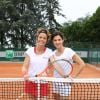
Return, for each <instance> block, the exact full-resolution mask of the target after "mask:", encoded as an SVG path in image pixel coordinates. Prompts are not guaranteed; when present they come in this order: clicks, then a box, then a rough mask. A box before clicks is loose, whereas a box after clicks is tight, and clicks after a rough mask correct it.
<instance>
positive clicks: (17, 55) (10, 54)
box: [0, 48, 100, 64]
mask: <svg viewBox="0 0 100 100" xmlns="http://www.w3.org/2000/svg"><path fill="white" fill-rule="evenodd" d="M72 49H73V50H74V51H75V52H76V53H77V54H78V55H79V56H80V57H81V58H82V59H83V60H84V61H85V62H88V63H93V64H99V63H100V48H92V49H90V48H89V49H88V48H81V49H78V48H72ZM25 51H26V50H23V49H20V50H17V49H11V50H10V49H9V50H0V61H23V60H24V57H25V56H24V52H25Z"/></svg>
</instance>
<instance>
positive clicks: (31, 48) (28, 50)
mask: <svg viewBox="0 0 100 100" xmlns="http://www.w3.org/2000/svg"><path fill="white" fill-rule="evenodd" d="M30 51H34V47H29V48H28V49H27V50H26V52H30Z"/></svg>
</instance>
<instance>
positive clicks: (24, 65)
mask: <svg viewBox="0 0 100 100" xmlns="http://www.w3.org/2000/svg"><path fill="white" fill-rule="evenodd" d="M29 61H30V57H29V56H28V55H26V56H25V59H24V63H23V66H22V75H23V76H25V75H27V74H28V73H27V72H28V68H29Z"/></svg>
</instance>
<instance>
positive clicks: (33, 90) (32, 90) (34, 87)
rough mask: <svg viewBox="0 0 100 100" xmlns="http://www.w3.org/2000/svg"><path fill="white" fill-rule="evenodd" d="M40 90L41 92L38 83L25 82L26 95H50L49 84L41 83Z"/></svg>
mask: <svg viewBox="0 0 100 100" xmlns="http://www.w3.org/2000/svg"><path fill="white" fill-rule="evenodd" d="M39 89H40V90H38V83H35V82H29V81H26V82H25V93H27V94H30V95H32V96H35V97H37V96H38V92H40V93H39V94H40V96H48V94H49V87H48V83H41V84H40V87H39Z"/></svg>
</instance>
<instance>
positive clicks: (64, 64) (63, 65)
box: [56, 60, 72, 75]
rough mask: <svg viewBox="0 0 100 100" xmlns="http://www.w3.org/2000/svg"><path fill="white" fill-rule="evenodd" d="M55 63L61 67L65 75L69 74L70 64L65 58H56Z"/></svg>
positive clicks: (70, 70)
mask: <svg viewBox="0 0 100 100" xmlns="http://www.w3.org/2000/svg"><path fill="white" fill-rule="evenodd" d="M56 63H57V64H58V65H59V66H60V67H61V68H62V70H63V71H64V73H65V75H69V74H70V73H71V72H72V65H71V63H70V62H68V61H66V60H58V61H56Z"/></svg>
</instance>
